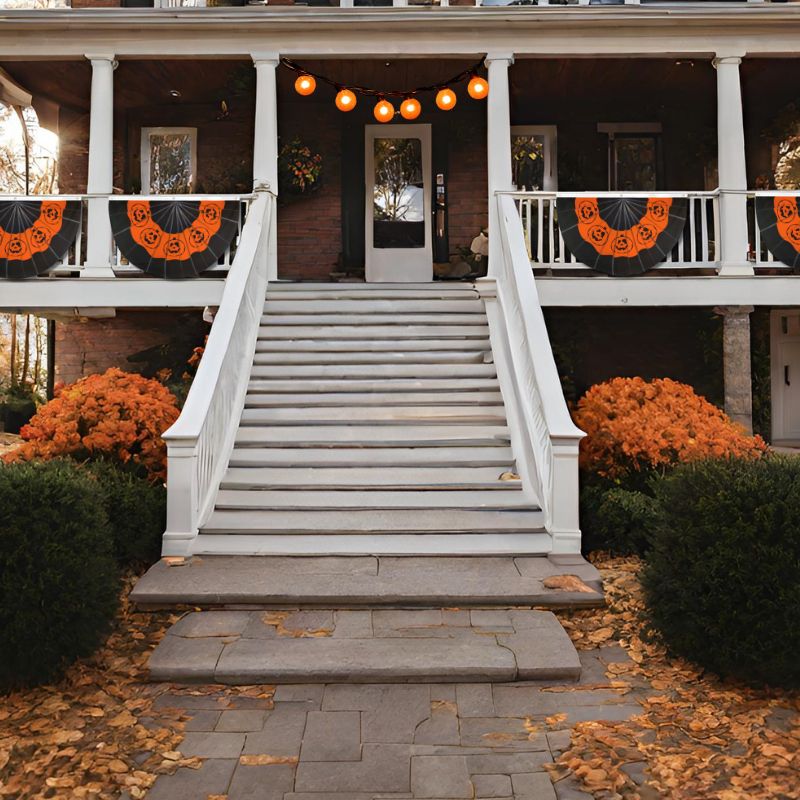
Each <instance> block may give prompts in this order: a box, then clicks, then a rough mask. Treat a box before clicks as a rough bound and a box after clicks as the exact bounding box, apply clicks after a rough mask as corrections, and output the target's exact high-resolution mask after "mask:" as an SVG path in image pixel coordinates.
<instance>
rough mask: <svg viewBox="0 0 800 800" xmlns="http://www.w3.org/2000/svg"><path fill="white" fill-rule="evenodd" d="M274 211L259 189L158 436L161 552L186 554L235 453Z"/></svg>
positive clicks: (269, 198)
mask: <svg viewBox="0 0 800 800" xmlns="http://www.w3.org/2000/svg"><path fill="white" fill-rule="evenodd" d="M274 212H275V198H274V196H273V195H271V194H270V193H268V192H259V193H258V194H257V195H256V197H255V200H254V201H253V203H252V206H251V210H250V214H249V216H248V218H247V222H246V223H245V226H244V229H243V231H242V238H241V243H240V245H239V249H238V251H237V253H236V256H235V258H234V260H233V264H232V266H231V270H230V274H229V275H228V279H227V280H226V282H225V291H224V293H223V295H222V303H221V304H220V307H219V311H218V312H217V315H216V318H215V319H214V324H213V326H212V327H211V333H210V334H209V337H208V342H207V343H206V348H205V352H204V354H203V358H202V360H201V362H200V366H199V367H198V370H197V375H196V376H195V379H194V381H193V382H192V388H191V389H190V391H189V396H188V397H187V398H186V404H185V405H184V407H183V410H182V411H181V415H180V417H179V418H178V420H177V422H176V423H175V424H174V425H173V426H172V427H171V428H170V429H169V430H168V431H167V432H166V433H165V434H164V437H163V438H164V440H165V441H166V443H167V458H168V471H169V487H168V492H167V530H166V533H165V534H164V555H185V554H187V553H188V551H189V547H190V544H191V541H192V539H194V537H195V536H196V535H197V531H198V528H199V527H200V525H202V524H203V522H204V521H205V519H206V518H207V517H208V515H209V514H210V513H211V510H212V509H213V507H214V501H215V499H216V495H217V490H218V488H219V484H220V481H221V480H222V475H223V473H224V471H225V468H226V465H227V463H228V460H229V458H230V454H231V452H232V450H233V444H234V439H235V436H236V428H237V425H238V422H239V417H240V416H241V413H242V409H243V408H244V401H245V395H246V393H247V384H248V381H249V380H250V366H251V364H252V362H253V355H254V353H255V348H256V339H257V337H258V326H259V323H260V322H261V315H262V312H263V310H264V296H265V294H266V289H267V263H268V252H269V248H270V247H271V246H272V243H271V242H270V241H269V232H270V219H271V215H272V214H274Z"/></svg>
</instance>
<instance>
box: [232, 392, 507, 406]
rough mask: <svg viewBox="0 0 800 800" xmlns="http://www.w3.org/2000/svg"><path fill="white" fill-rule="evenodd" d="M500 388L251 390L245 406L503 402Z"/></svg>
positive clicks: (473, 403) (442, 404)
mask: <svg viewBox="0 0 800 800" xmlns="http://www.w3.org/2000/svg"><path fill="white" fill-rule="evenodd" d="M502 403H503V396H502V395H501V394H500V392H440V393H438V394H437V393H436V392H405V393H403V392H369V393H367V392H350V393H346V392H324V393H323V392H319V393H313V392H308V393H303V394H257V393H252V394H248V395H247V398H246V399H245V408H313V407H319V408H323V407H330V406H348V407H350V406H361V407H363V406H368V405H372V406H409V407H413V406H441V407H442V408H446V407H447V406H457V405H462V404H465V405H466V404H469V405H470V406H493V405H502Z"/></svg>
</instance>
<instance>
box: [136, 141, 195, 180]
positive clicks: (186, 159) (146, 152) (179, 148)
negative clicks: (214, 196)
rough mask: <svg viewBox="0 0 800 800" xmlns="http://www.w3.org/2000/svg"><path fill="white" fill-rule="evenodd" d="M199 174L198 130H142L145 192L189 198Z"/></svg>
mask: <svg viewBox="0 0 800 800" xmlns="http://www.w3.org/2000/svg"><path fill="white" fill-rule="evenodd" d="M196 172H197V128H142V192H143V193H145V194H189V193H190V192H192V191H194V186H195V182H196V180H195V176H196Z"/></svg>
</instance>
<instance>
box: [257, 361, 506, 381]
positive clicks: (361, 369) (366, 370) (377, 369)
mask: <svg viewBox="0 0 800 800" xmlns="http://www.w3.org/2000/svg"><path fill="white" fill-rule="evenodd" d="M250 374H251V376H252V377H253V378H280V377H284V378H289V377H296V378H317V379H319V378H362V379H369V378H371V379H372V380H375V379H376V378H424V377H431V378H436V377H447V378H454V377H464V378H494V377H495V376H496V375H497V370H496V368H495V366H494V364H294V365H290V364H280V365H261V364H254V365H253V367H252V369H251V371H250Z"/></svg>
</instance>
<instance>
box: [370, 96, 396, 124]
mask: <svg viewBox="0 0 800 800" xmlns="http://www.w3.org/2000/svg"><path fill="white" fill-rule="evenodd" d="M372 113H373V114H375V119H376V120H378V122H391V121H392V119H393V118H394V106H393V105H392V104H391V103H390V102H389V101H388V100H378V102H377V103H376V104H375V109H374V110H373V112H372Z"/></svg>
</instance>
